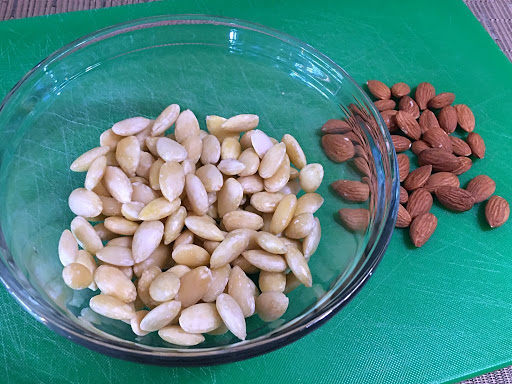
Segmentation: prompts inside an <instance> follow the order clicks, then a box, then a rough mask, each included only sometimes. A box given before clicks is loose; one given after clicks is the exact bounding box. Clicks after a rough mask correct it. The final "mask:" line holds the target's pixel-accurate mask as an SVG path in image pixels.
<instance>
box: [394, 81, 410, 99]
mask: <svg viewBox="0 0 512 384" xmlns="http://www.w3.org/2000/svg"><path fill="white" fill-rule="evenodd" d="M410 92H411V88H410V87H409V86H408V85H407V84H406V83H396V84H393V86H392V87H391V94H392V95H393V96H394V97H396V98H397V99H399V98H401V97H404V96H406V95H408V94H409V93H410Z"/></svg>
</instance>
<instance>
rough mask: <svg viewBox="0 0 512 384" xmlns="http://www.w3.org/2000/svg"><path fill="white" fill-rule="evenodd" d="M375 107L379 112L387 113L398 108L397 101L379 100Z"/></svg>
mask: <svg viewBox="0 0 512 384" xmlns="http://www.w3.org/2000/svg"><path fill="white" fill-rule="evenodd" d="M374 104H375V106H376V107H377V109H378V110H379V111H387V110H388V109H394V108H395V106H396V102H395V100H391V99H388V100H377V101H376V102H375V103H374Z"/></svg>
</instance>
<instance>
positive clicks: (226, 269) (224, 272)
mask: <svg viewBox="0 0 512 384" xmlns="http://www.w3.org/2000/svg"><path fill="white" fill-rule="evenodd" d="M210 271H211V273H212V281H211V282H210V285H209V286H208V289H207V290H206V292H205V294H204V296H203V298H202V300H203V301H204V302H206V303H211V302H213V301H215V300H216V299H217V297H218V296H219V295H220V294H221V293H222V292H224V289H225V288H226V286H227V284H228V280H229V274H230V272H231V267H230V265H229V264H226V265H225V266H223V267H221V268H215V269H211V270H210Z"/></svg>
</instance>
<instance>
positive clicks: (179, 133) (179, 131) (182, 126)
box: [174, 109, 199, 143]
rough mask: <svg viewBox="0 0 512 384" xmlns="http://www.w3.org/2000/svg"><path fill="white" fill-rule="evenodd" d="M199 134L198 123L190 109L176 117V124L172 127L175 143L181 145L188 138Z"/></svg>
mask: <svg viewBox="0 0 512 384" xmlns="http://www.w3.org/2000/svg"><path fill="white" fill-rule="evenodd" d="M198 134H199V122H198V121H197V118H196V115H194V112H192V111H191V110H190V109H187V110H186V111H183V112H181V113H180V115H179V116H178V119H177V120H176V124H175V125H174V135H175V136H176V141H177V142H178V143H181V142H182V141H183V140H185V139H186V138H187V137H188V136H195V135H198Z"/></svg>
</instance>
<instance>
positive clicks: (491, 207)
mask: <svg viewBox="0 0 512 384" xmlns="http://www.w3.org/2000/svg"><path fill="white" fill-rule="evenodd" d="M509 216H510V205H509V204H508V202H507V200H505V199H504V198H503V197H501V196H493V197H491V198H490V199H489V201H488V202H487V204H486V205H485V218H486V219H487V222H488V223H489V226H490V227H491V228H497V227H500V226H502V225H503V224H505V222H506V221H507V220H508V218H509Z"/></svg>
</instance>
